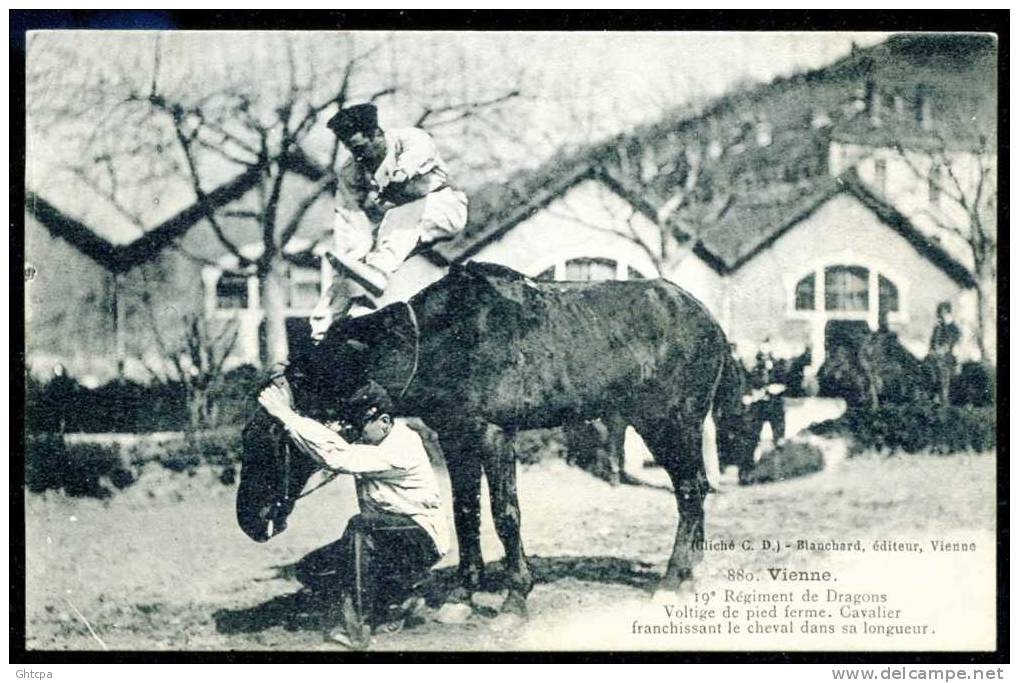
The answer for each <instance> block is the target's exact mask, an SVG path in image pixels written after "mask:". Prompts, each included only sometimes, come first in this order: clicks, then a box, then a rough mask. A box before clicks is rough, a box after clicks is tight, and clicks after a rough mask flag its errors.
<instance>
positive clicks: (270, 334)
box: [258, 257, 289, 367]
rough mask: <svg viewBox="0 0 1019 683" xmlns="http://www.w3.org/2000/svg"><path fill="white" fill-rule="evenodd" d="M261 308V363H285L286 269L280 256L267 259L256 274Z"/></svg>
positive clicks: (266, 364) (287, 349)
mask: <svg viewBox="0 0 1019 683" xmlns="http://www.w3.org/2000/svg"><path fill="white" fill-rule="evenodd" d="M258 280H259V284H260V286H261V299H262V310H263V311H264V314H265V323H264V324H265V347H264V357H263V358H262V364H263V365H264V366H265V367H271V366H273V365H275V364H277V363H285V362H286V360H287V356H288V355H289V348H288V346H287V322H286V285H287V283H286V271H285V265H284V264H283V263H282V259H281V258H278V257H277V258H274V259H272V260H270V261H269V263H268V264H267V265H266V266H265V268H264V270H262V271H260V272H259V274H258Z"/></svg>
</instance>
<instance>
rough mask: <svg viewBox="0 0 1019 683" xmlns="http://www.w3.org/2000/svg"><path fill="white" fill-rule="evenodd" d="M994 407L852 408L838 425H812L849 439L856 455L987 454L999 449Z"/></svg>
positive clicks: (833, 422) (816, 430)
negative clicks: (869, 451) (870, 452)
mask: <svg viewBox="0 0 1019 683" xmlns="http://www.w3.org/2000/svg"><path fill="white" fill-rule="evenodd" d="M996 419H997V412H996V410H995V408H994V407H972V406H948V407H942V406H939V405H936V404H934V403H915V404H908V405H899V406H896V405H889V406H881V407H880V408H878V409H877V410H868V409H865V408H858V407H854V408H849V409H848V410H847V411H846V413H845V415H843V416H842V417H840V418H838V419H837V420H829V421H827V422H822V423H819V424H816V425H813V426H812V427H811V428H810V431H811V432H813V433H814V434H822V435H830V434H841V435H844V436H848V437H850V438H851V439H852V440H853V442H854V447H855V450H857V451H859V450H867V449H873V450H878V451H886V452H892V451H904V452H906V453H917V452H920V451H930V452H933V453H954V452H958V451H967V450H969V451H986V450H990V449H992V448H994V446H995V444H996V443H997V427H996Z"/></svg>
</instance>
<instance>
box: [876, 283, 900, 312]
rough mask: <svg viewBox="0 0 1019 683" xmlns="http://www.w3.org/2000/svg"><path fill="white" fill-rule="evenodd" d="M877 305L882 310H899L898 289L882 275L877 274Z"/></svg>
mask: <svg viewBox="0 0 1019 683" xmlns="http://www.w3.org/2000/svg"><path fill="white" fill-rule="evenodd" d="M877 283H878V287H877V290H878V307H879V309H880V310H882V311H897V310H899V289H898V287H896V286H895V285H894V284H892V281H891V280H889V279H888V278H886V277H885V276H884V275H878V277H877Z"/></svg>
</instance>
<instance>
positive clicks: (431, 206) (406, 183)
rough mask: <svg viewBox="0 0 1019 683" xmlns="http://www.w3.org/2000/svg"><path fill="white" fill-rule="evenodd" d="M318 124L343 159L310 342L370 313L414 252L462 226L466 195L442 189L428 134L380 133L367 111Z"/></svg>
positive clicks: (367, 107)
mask: <svg viewBox="0 0 1019 683" xmlns="http://www.w3.org/2000/svg"><path fill="white" fill-rule="evenodd" d="M326 125H327V126H328V127H329V129H330V130H332V131H333V133H334V134H335V135H336V137H337V138H339V140H340V141H341V142H342V143H343V144H344V146H345V147H346V148H347V149H348V150H350V153H351V159H350V160H349V161H348V162H347V163H346V164H345V165H344V166H343V167H342V168H341V169H340V172H339V187H338V189H337V193H336V208H335V217H334V222H333V234H334V239H335V251H334V252H327V254H326V256H327V258H328V259H329V261H330V263H331V264H332V266H333V268H334V269H335V270H336V271H337V273H336V275H337V278H336V281H335V282H334V284H333V286H332V287H331V288H330V291H329V292H327V293H326V294H325V295H324V296H323V298H322V300H321V301H320V302H319V304H318V306H316V308H315V310H314V312H313V313H312V316H311V321H310V322H311V328H312V338H313V339H315V340H318V339H321V338H322V337H323V336H324V335H325V331H326V330H327V329H328V328H329V325H330V324H331V323H332V321H333V320H334V319H337V318H343V317H345V316H347V315H359V314H362V313H364V312H367V310H370V308H371V307H372V305H373V300H372V297H378V296H381V295H382V293H383V292H384V291H385V289H386V287H387V285H388V283H389V278H390V276H391V275H392V274H393V273H394V272H395V271H396V269H397V268H399V267H400V265H401V264H402V263H403V262H404V261H405V260H406V259H407V258H408V257H409V256H410V255H411V254H412V253H413V252H414V251H415V250H416V249H420V248H427V247H428V246H429V245H431V244H434V243H435V242H437V241H440V240H443V239H448V238H451V237H452V236H454V235H456V234H457V233H458V232H460V231H461V230H463V229H464V226H466V224H467V195H465V194H464V193H463V192H461V191H460V190H458V189H456V188H455V187H453V186H452V184H451V183H450V180H449V173H448V171H447V169H446V164H445V163H444V162H443V160H442V157H441V156H440V155H439V151H438V149H437V147H436V145H435V141H434V140H433V139H432V137H431V136H430V135H429V134H428V133H426V132H425V131H423V130H421V129H420V128H389V129H386V130H383V129H382V128H380V127H379V124H378V111H377V110H376V108H375V105H373V104H359V105H355V106H352V107H348V108H346V109H341V110H340V111H339V112H338V113H337V114H336V115H335V116H333V117H332V118H331V119H329V122H328V123H327V124H326ZM358 304H360V306H358Z"/></svg>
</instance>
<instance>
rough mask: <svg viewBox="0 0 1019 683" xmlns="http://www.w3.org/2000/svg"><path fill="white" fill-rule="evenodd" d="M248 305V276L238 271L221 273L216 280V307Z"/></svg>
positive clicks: (232, 307)
mask: <svg viewBox="0 0 1019 683" xmlns="http://www.w3.org/2000/svg"><path fill="white" fill-rule="evenodd" d="M247 307H248V278H247V276H246V275H241V274H239V273H223V274H222V275H221V276H220V277H219V280H217V281H216V308H221V309H237V308H247Z"/></svg>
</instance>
